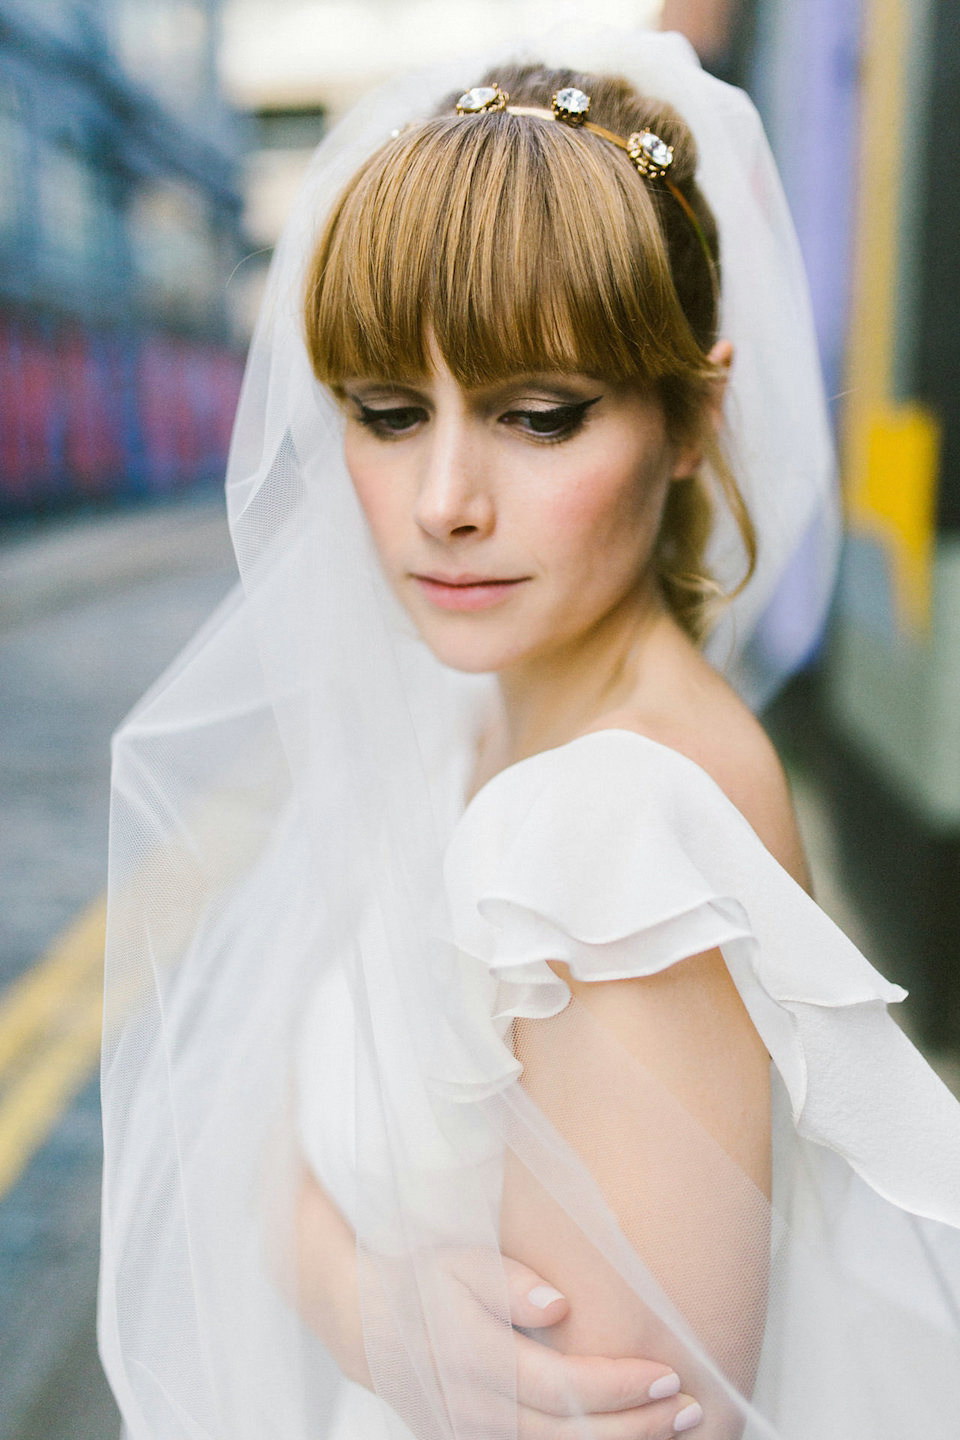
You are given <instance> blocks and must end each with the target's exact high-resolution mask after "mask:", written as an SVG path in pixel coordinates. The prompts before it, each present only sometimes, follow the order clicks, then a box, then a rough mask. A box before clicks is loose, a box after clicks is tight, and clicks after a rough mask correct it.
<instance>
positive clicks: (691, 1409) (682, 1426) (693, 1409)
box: [673, 1400, 703, 1435]
mask: <svg viewBox="0 0 960 1440" xmlns="http://www.w3.org/2000/svg"><path fill="white" fill-rule="evenodd" d="M702 1419H703V1408H702V1407H701V1406H700V1405H698V1404H697V1402H696V1400H694V1402H693V1404H692V1405H684V1407H683V1409H682V1410H678V1411H677V1413H676V1415H675V1416H674V1418H673V1433H674V1435H679V1434H680V1432H681V1430H692V1429H693V1427H694V1425H699V1424H700V1421H701V1420H702Z"/></svg>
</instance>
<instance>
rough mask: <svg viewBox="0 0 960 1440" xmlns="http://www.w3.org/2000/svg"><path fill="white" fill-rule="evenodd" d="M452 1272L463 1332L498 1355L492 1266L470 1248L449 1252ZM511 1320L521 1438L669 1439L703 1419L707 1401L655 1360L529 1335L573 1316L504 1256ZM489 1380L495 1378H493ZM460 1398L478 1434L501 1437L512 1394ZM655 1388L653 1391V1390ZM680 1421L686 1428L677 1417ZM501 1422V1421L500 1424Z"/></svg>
mask: <svg viewBox="0 0 960 1440" xmlns="http://www.w3.org/2000/svg"><path fill="white" fill-rule="evenodd" d="M447 1259H448V1261H449V1264H450V1273H451V1275H452V1276H453V1277H455V1279H456V1280H457V1281H458V1282H459V1284H460V1286H461V1287H462V1299H463V1300H464V1301H465V1303H466V1306H467V1313H466V1314H464V1316H463V1318H462V1320H461V1324H462V1326H463V1330H462V1333H463V1334H469V1335H470V1336H471V1342H470V1349H471V1351H472V1352H473V1353H474V1354H480V1355H483V1354H491V1353H492V1354H496V1353H497V1350H498V1345H497V1339H496V1337H495V1336H491V1338H490V1341H489V1348H488V1347H487V1346H485V1345H484V1337H483V1328H484V1325H486V1326H488V1327H500V1326H502V1322H501V1321H498V1320H497V1318H496V1314H497V1310H498V1309H499V1306H496V1307H494V1306H492V1305H491V1304H489V1303H488V1301H487V1299H486V1298H485V1292H486V1291H487V1290H488V1289H489V1284H490V1273H489V1268H488V1265H487V1264H486V1263H485V1262H484V1261H483V1260H479V1261H478V1257H477V1254H476V1252H472V1251H469V1250H462V1251H453V1252H447ZM503 1273H504V1275H505V1276H506V1281H507V1291H508V1298H509V1311H510V1322H511V1325H512V1326H513V1327H514V1331H515V1332H517V1333H515V1334H514V1350H515V1355H516V1399H515V1403H516V1409H517V1436H518V1440H568V1437H569V1440H586V1437H588V1436H589V1440H667V1437H669V1436H672V1435H675V1434H680V1433H685V1432H686V1431H689V1430H692V1429H693V1428H694V1427H695V1426H696V1425H698V1424H699V1422H700V1419H701V1418H702V1411H701V1409H700V1406H699V1405H698V1404H697V1403H696V1402H695V1401H694V1400H693V1398H692V1396H690V1395H685V1394H683V1393H681V1391H680V1380H679V1378H678V1376H677V1375H676V1374H674V1372H673V1371H672V1370H671V1369H670V1367H669V1365H663V1364H660V1363H658V1362H657V1361H655V1360H640V1359H618V1360H613V1359H609V1358H608V1357H606V1356H601V1355H566V1354H561V1353H560V1352H559V1351H557V1350H553V1349H550V1348H549V1347H548V1346H547V1345H545V1344H541V1343H540V1342H539V1341H538V1340H536V1339H533V1338H532V1337H531V1336H530V1335H528V1334H527V1333H526V1332H527V1331H530V1330H544V1329H548V1328H549V1327H550V1326H552V1325H556V1324H558V1323H559V1321H561V1320H563V1319H564V1317H565V1316H566V1315H567V1314H568V1312H569V1309H570V1306H569V1304H568V1302H567V1300H566V1299H565V1298H564V1297H563V1296H562V1295H560V1294H559V1292H558V1291H556V1290H554V1289H553V1288H552V1287H551V1286H550V1285H548V1284H547V1283H546V1282H545V1281H544V1280H543V1279H542V1278H541V1277H540V1276H539V1275H537V1274H536V1273H535V1272H534V1271H533V1270H531V1269H530V1268H529V1267H528V1266H526V1265H522V1264H521V1263H520V1262H519V1261H517V1260H512V1259H510V1258H509V1257H507V1256H505V1257H504V1258H503ZM501 1345H502V1341H501ZM487 1378H488V1379H489V1377H487ZM474 1380H475V1382H479V1391H478V1393H477V1394H476V1395H473V1396H469V1395H467V1396H463V1397H462V1398H461V1397H458V1399H457V1412H458V1414H460V1415H465V1416H476V1417H477V1418H478V1425H477V1435H478V1436H480V1435H483V1434H497V1433H500V1432H499V1430H497V1429H496V1428H494V1427H495V1426H496V1424H497V1420H498V1414H499V1412H501V1411H502V1410H503V1409H504V1407H505V1406H507V1405H513V1404H514V1397H513V1396H512V1395H503V1394H500V1395H496V1394H491V1393H490V1391H489V1390H488V1389H487V1390H484V1388H483V1376H482V1374H477V1375H475V1376H474ZM651 1390H652V1392H653V1393H652V1394H651ZM678 1420H679V1426H678V1425H677V1423H676V1422H677V1421H678ZM500 1423H501V1424H502V1419H501V1421H500Z"/></svg>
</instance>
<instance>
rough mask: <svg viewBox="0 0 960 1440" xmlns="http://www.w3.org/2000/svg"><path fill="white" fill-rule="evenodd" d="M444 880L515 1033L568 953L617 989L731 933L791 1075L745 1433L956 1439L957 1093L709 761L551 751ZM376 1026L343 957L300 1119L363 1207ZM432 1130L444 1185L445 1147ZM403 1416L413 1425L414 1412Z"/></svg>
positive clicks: (301, 1068)
mask: <svg viewBox="0 0 960 1440" xmlns="http://www.w3.org/2000/svg"><path fill="white" fill-rule="evenodd" d="M445 882H446V891H447V897H448V900H449V905H450V914H451V917H452V924H453V929H454V936H453V939H454V941H455V944H456V947H457V950H458V951H459V955H460V963H461V965H462V980H463V984H464V985H465V986H466V987H467V988H468V989H469V990H470V993H471V994H472V995H473V996H474V1003H475V1004H476V1005H477V1006H478V1007H481V1008H485V1010H486V1013H487V1015H488V1016H489V1018H490V1021H491V1023H492V1025H493V1026H494V1028H495V1029H496V1031H497V1034H498V1035H499V1036H500V1037H501V1038H502V1039H504V1041H505V1040H506V1035H507V1033H508V1032H509V1027H510V1023H511V1020H512V1018H513V1017H517V1016H519V1017H527V1018H530V1019H536V1018H546V1017H551V1016H555V1015H557V1014H559V1013H560V1012H561V1011H562V1010H563V1009H564V1007H565V1006H566V1004H567V1002H568V1001H569V998H570V995H569V990H568V988H567V986H566V985H565V984H564V982H563V981H562V980H560V979H559V978H558V976H557V975H556V973H555V972H554V971H553V970H552V969H551V968H550V967H549V966H548V964H547V963H546V962H547V961H548V960H557V961H563V962H565V963H566V964H567V965H568V966H569V967H570V970H571V971H572V973H573V974H574V975H575V976H576V977H577V978H578V979H580V980H584V981H604V980H613V979H623V978H626V977H630V976H642V975H649V974H652V973H653V972H655V971H659V970H662V969H664V968H665V967H667V966H669V965H672V964H674V963H675V962H676V961H679V960H681V959H683V958H684V957H686V956H689V955H693V954H697V953H700V952H702V951H704V950H707V949H709V948H711V947H713V946H719V947H720V948H721V950H722V953H723V955H724V958H725V960H726V962H727V965H728V967H729V970H730V973H731V976H732V978H733V980H734V982H735V984H736V986H737V989H738V991H739V993H740V995H741V997H742V999H743V1002H744V1005H745V1006H746V1008H747V1010H748V1012H749V1014H750V1016H751V1018H752V1021H753V1023H754V1025H755V1026H756V1029H757V1030H758V1032H759V1034H760V1035H761V1036H762V1038H763V1040H764V1042H765V1045H766V1047H767V1049H768V1051H769V1053H770V1056H771V1077H772V1082H773V1084H772V1096H773V1117H772V1118H773V1200H772V1209H771V1222H770V1232H769V1233H770V1260H771V1270H770V1283H769V1292H768V1302H767V1307H766V1330H765V1335H764V1339H763V1349H762V1354H761V1358H760V1364H759V1373H758V1376H757V1381H756V1386H755V1388H754V1392H753V1405H754V1407H755V1412H756V1413H755V1415H754V1417H753V1418H752V1419H751V1420H750V1421H748V1424H747V1428H746V1430H745V1432H744V1433H745V1434H746V1435H750V1436H752V1435H757V1436H759V1435H761V1434H764V1435H769V1436H776V1437H782V1440H914V1437H916V1440H921V1437H923V1440H932V1437H938V1440H948V1437H953V1436H955V1435H956V1434H957V1433H958V1427H960V1419H958V1417H960V1106H958V1104H957V1102H956V1101H955V1100H954V1099H953V1097H952V1096H951V1095H950V1094H949V1092H948V1091H947V1089H946V1088H945V1087H944V1086H943V1084H942V1083H941V1082H940V1080H939V1079H938V1078H937V1077H936V1075H935V1074H934V1073H933V1071H932V1070H931V1069H930V1067H929V1066H928V1065H927V1064H926V1062H925V1061H924V1060H923V1059H922V1057H921V1056H920V1054H919V1053H918V1051H917V1050H916V1049H915V1048H914V1047H913V1046H912V1044H911V1043H910V1042H909V1041H908V1040H907V1038H906V1037H905V1036H904V1034H903V1033H902V1031H901V1030H900V1029H899V1027H898V1026H897V1025H896V1024H895V1022H894V1021H893V1019H892V1018H891V1017H890V1015H889V1014H888V1012H887V1005H888V1004H889V1003H890V1002H894V1001H899V1000H901V999H902V998H903V997H904V994H905V992H904V991H903V990H902V989H900V988H899V987H898V986H897V985H894V984H891V983H889V982H888V981H887V980H885V979H884V978H883V977H882V976H881V975H879V974H878V973H877V971H876V970H875V969H874V968H873V966H872V965H871V964H870V963H869V962H868V961H867V960H866V959H865V957H864V956H863V955H862V954H861V953H860V951H859V950H858V949H857V948H856V947H855V946H854V945H853V944H852V942H851V941H850V940H849V939H848V938H847V937H846V936H845V935H844V934H843V933H842V931H841V930H839V929H838V927H837V926H836V925H835V924H834V923H833V922H832V921H831V920H830V919H829V918H828V917H827V916H826V915H825V914H824V912H823V911H822V910H821V909H820V908H819V906H818V905H817V904H816V903H815V901H814V900H813V899H812V898H811V897H810V896H809V895H808V894H806V892H805V891H803V890H802V888H801V887H800V886H799V885H797V883H796V882H795V881H794V880H793V879H792V878H791V876H790V875H789V874H788V873H787V872H786V871H785V870H784V869H783V868H782V867H781V866H780V864H779V863H778V862H777V861H776V860H775V859H774V858H773V856H772V855H771V854H770V852H769V851H768V850H767V849H766V848H765V846H764V845H763V844H762V842H761V841H760V839H759V838H758V836H757V835H756V833H755V832H754V830H753V829H752V828H751V826H750V825H749V824H748V823H747V821H746V820H745V819H744V817H743V816H742V814H741V813H740V812H739V811H738V810H737V809H736V807H735V806H734V805H733V804H732V802H731V801H730V800H729V799H728V798H727V797H726V796H725V794H724V793H723V791H722V790H721V789H720V788H719V786H718V785H717V784H716V783H715V782H714V781H713V780H712V779H711V778H710V776H709V775H708V774H707V773H706V772H705V771H704V770H703V769H701V768H700V767H699V766H698V765H697V764H695V763H694V762H693V761H691V760H689V759H687V758H686V757H685V756H682V755H680V754H679V753H677V752H676V751H674V750H671V749H669V748H668V747H666V746H664V745H662V744H659V743H657V742H655V741H653V740H650V739H647V738H645V737H643V736H640V735H638V734H636V733H634V732H631V731H626V730H605V731H600V732H597V733H592V734H589V735H586V736H583V737H581V738H579V739H576V740H574V741H572V742H570V743H568V744H565V745H562V746H560V747H558V748H556V749H552V750H548V751H545V752H543V753H541V754H538V755H535V756H532V757H531V758H529V759H526V760H524V761H521V762H520V763H518V764H515V765H512V766H511V767H509V768H508V769H507V770H505V771H503V772H501V773H500V774H499V775H497V776H496V777H495V778H494V779H493V780H491V781H490V782H489V783H488V784H487V785H485V786H484V788H483V789H482V790H481V791H480V792H479V793H478V794H477V795H475V796H474V798H473V799H472V801H471V802H470V803H469V804H468V805H467V806H466V809H465V810H463V811H462V813H461V814H460V815H459V818H457V819H456V820H455V821H454V823H453V826H452V832H451V834H450V838H449V844H448V846H447V849H446V860H445ZM354 1032H355V1016H354V1015H353V1012H352V1002H351V997H350V990H349V987H348V984H347V981H346V979H345V977H344V975H343V973H342V972H341V971H340V970H338V969H331V970H329V971H327V972H326V973H325V975H324V978H323V980H322V981H321V983H320V984H319V986H318V987H317V989H316V991H315V993H314V996H313V999H312V1003H311V1004H310V1006H309V1008H308V1010H307V1011H306V1013H305V1015H304V1018H303V1023H302V1028H301V1032H300V1038H299V1045H298V1062H297V1082H298V1127H299V1134H300V1140H301V1144H302V1148H303V1151H304V1154H305V1156H306V1158H307V1159H308V1161H309V1163H310V1165H311V1167H312V1168H313V1170H314V1171H315V1173H316V1175H317V1177H318V1178H319V1180H320V1181H321V1183H322V1184H323V1186H324V1187H325V1188H326V1189H327V1191H328V1192H329V1193H330V1195H331V1196H332V1197H333V1198H334V1200H335V1201H336V1202H337V1204H338V1205H339V1207H340V1208H341V1210H342V1211H343V1212H344V1214H345V1215H346V1216H347V1217H348V1218H351V1217H352V1215H353V1208H354V1204H355V1175H356V1164H357V1161H356V1149H355V1143H354V1134H353V1114H354V1112H353V1096H354V1087H355V1085H356V1084H357V1075H356V1071H355V1066H356V1060H357V1057H356V1054H355V1050H354V1046H353V1040H352V1037H353V1035H354ZM518 1069H519V1066H518ZM410 1103H412V1104H415V1103H416V1102H415V1101H411V1102H410ZM617 1103H618V1099H617V1097H616V1096H614V1095H611V1096H610V1097H609V1104H610V1105H611V1106H615V1105H616V1104H617ZM422 1119H423V1124H422V1134H423V1146H424V1147H425V1149H426V1150H428V1151H429V1150H430V1148H431V1147H433V1148H434V1149H435V1151H436V1156H435V1160H434V1161H433V1162H431V1165H430V1166H429V1167H428V1168H430V1169H432V1171H433V1173H434V1174H437V1173H439V1172H440V1171H441V1170H442V1164H443V1159H442V1156H443V1139H442V1137H441V1136H440V1135H439V1134H435V1133H433V1131H432V1130H431V1122H430V1117H429V1115H427V1114H426V1113H425V1114H424V1116H423V1117H422ZM366 1163H368V1164H369V1157H367V1161H366ZM498 1175H499V1171H498V1169H497V1164H496V1157H491V1156H490V1155H487V1154H478V1156H477V1181H478V1185H480V1186H486V1187H490V1186H494V1187H495V1186H496V1184H497V1183H498ZM415 1203H416V1202H415ZM421 1203H423V1204H424V1205H425V1206H428V1207H429V1205H430V1203H431V1199H430V1195H429V1194H425V1195H424V1196H423V1197H421ZM387 1243H389V1242H388V1241H387ZM547 1278H548V1279H549V1278H550V1277H549V1276H547ZM732 1323H735V1317H732ZM654 1358H655V1357H654ZM761 1417H762V1418H761ZM385 1422H386V1407H385V1405H384V1403H383V1402H382V1401H381V1400H379V1399H378V1398H376V1397H374V1396H373V1395H372V1394H370V1393H369V1392H368V1391H366V1390H363V1389H361V1388H360V1387H359V1386H357V1385H354V1384H352V1383H349V1382H346V1381H345V1382H344V1383H343V1386H342V1388H341V1392H340V1397H339V1410H338V1414H337V1421H336V1423H335V1424H334V1426H333V1429H332V1430H331V1432H330V1433H331V1435H332V1436H335V1437H336V1440H372V1437H375V1436H377V1435H378V1434H380V1433H382V1434H384V1435H385V1434H386V1433H387V1428H388V1427H387V1426H386V1423H385ZM764 1422H766V1428H764ZM391 1425H392V1427H393V1428H391V1429H390V1433H391V1434H392V1435H396V1434H397V1433H398V1432H397V1430H396V1428H395V1427H396V1417H395V1416H394V1417H391Z"/></svg>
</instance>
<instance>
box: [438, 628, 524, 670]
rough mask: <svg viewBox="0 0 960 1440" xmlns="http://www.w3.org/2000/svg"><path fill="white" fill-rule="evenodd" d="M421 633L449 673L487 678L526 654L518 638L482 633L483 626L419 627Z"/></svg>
mask: <svg viewBox="0 0 960 1440" xmlns="http://www.w3.org/2000/svg"><path fill="white" fill-rule="evenodd" d="M417 628H418V630H419V631H420V634H421V636H422V638H423V640H424V642H425V643H426V645H427V646H428V648H429V649H430V650H431V651H432V653H433V654H434V655H435V656H436V658H437V659H438V660H439V661H440V663H441V665H446V666H447V668H448V669H450V670H461V671H463V673H464V674H467V675H488V674H492V673H493V672H495V671H498V670H505V669H507V668H508V667H509V666H510V665H514V664H516V662H517V661H518V660H521V659H523V657H524V655H525V654H526V653H527V647H526V646H524V645H522V644H518V642H517V636H516V635H515V634H514V635H510V636H507V635H503V634H496V635H495V634H492V633H491V634H487V635H485V634H483V629H482V626H480V625H477V626H475V627H472V629H471V627H469V624H468V625H464V626H462V627H460V628H459V633H457V627H454V626H450V627H449V628H448V627H444V626H440V625H435V624H433V625H418V626H417Z"/></svg>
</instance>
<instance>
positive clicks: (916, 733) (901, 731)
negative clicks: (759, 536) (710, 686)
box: [746, 0, 960, 1047]
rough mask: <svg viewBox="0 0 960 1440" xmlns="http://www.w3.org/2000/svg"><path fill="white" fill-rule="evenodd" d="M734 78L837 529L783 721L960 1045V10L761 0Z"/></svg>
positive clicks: (933, 1011) (933, 1036) (907, 975)
mask: <svg viewBox="0 0 960 1440" xmlns="http://www.w3.org/2000/svg"><path fill="white" fill-rule="evenodd" d="M753 10H754V25H753V28H752V35H751V50H750V55H749V56H748V57H747V60H748V63H747V65H746V74H747V77H748V85H749V88H750V89H751V90H752V91H753V94H754V98H755V99H756V100H757V102H758V104H759V106H760V108H761V111H762V113H763V115H764V119H765V121H766V124H767V129H768V133H769V134H770V137H771V141H772V143H773V146H774V149H775V151H776V154H777V159H778V162H779V165H780V169H781V173H782V175H783V177H784V183H785V187H786V190H787V195H788V199H789V201H790V204H791V207H792V209H793V213H794V216H795V218H796V221H797V226H798V230H799V234H800V241H801V245H802V248H803V251H804V256H805V259H806V263H807V268H808V271H809V274H810V277H811V285H812V290H813V296H814V308H815V312H816V321H817V328H818V334H819V338H820V345H821V353H822V358H823V363H824V372H825V375H826V378H827V383H828V387H829V393H830V395H831V400H832V405H833V409H834V414H835V419H836V426H837V438H838V447H839V454H840V462H841V475H842V481H843V494H844V506H845V514H846V527H847V534H846V540H845V546H844V553H843V559H842V565H841V574H840V583H839V586H838V590H837V593H836V596H835V601H834V606H833V611H832V614H831V617H830V621H829V624H828V627H827V632H826V635H825V637H824V641H823V644H822V647H821V652H820V655H819V657H818V663H817V664H816V665H815V666H814V667H812V668H811V669H810V670H809V671H808V672H807V673H806V674H805V675H804V676H801V677H800V681H799V683H798V684H797V685H796V686H794V687H793V696H792V698H791V697H790V696H788V697H785V698H786V708H787V709H788V710H789V709H790V707H791V705H792V707H793V713H794V722H795V723H794V726H793V734H794V737H795V739H796V742H797V744H798V745H799V746H800V747H801V748H805V749H806V752H807V758H808V759H809V761H810V764H811V766H812V767H813V768H814V769H815V770H816V771H817V773H818V774H819V775H820V777H821V778H822V779H823V781H824V783H825V784H827V785H828V786H829V788H830V790H831V792H832V795H833V799H834V801H835V810H836V814H837V816H838V819H839V824H840V836H841V842H842V849H841V853H842V857H843V860H844V864H845V867H846V869H847V879H848V882H849V883H850V885H851V887H852V888H854V889H855V891H856V893H857V894H858V895H859V896H860V897H861V899H862V902H863V904H864V905H865V906H866V907H867V912H868V920H869V923H870V924H871V927H872V929H873V932H874V934H875V936H876V942H877V951H878V955H879V960H880V962H881V963H882V964H883V966H884V967H885V968H886V969H887V971H888V973H890V974H891V976H893V977H894V978H896V979H898V980H902V981H903V983H905V984H906V985H907V986H908V987H910V988H911V990H912V994H911V999H910V1001H909V1002H908V1004H909V1007H910V1011H911V1015H912V1019H913V1022H914V1024H915V1026H916V1028H917V1030H918V1031H919V1032H920V1034H921V1037H922V1038H923V1039H924V1040H925V1041H926V1042H927V1043H928V1044H931V1045H933V1046H942V1047H956V1046H957V1045H960V961H958V958H957V957H958V955H960V367H958V366H957V364H956V360H955V343H956V341H955V337H956V335H957V333H958V327H960V264H958V262H960V232H958V229H957V225H956V218H955V217H956V215H957V213H958V205H960V147H958V141H960V13H958V12H957V10H956V8H955V7H954V6H953V5H952V4H951V3H950V0H762V3H754V5H753Z"/></svg>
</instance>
